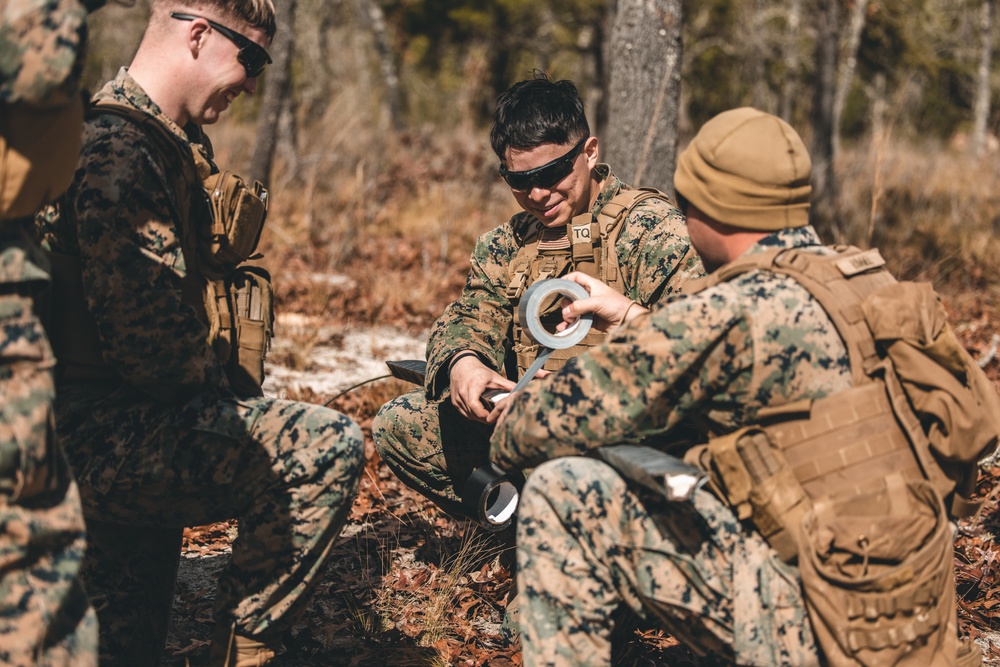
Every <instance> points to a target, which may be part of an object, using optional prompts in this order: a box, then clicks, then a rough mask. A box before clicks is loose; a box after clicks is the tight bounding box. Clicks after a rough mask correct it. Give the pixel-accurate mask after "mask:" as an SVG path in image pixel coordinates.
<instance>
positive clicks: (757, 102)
mask: <svg viewBox="0 0 1000 667" xmlns="http://www.w3.org/2000/svg"><path fill="white" fill-rule="evenodd" d="M750 12H751V15H750V16H749V17H747V18H748V20H749V24H750V25H751V26H752V33H751V34H753V35H763V32H764V30H763V28H764V24H765V23H766V22H767V17H766V16H765V14H764V3H763V2H762V0H753V2H752V3H751V5H750ZM768 47H769V45H768V44H767V40H766V39H762V38H761V37H755V38H754V39H751V40H750V45H749V54H748V55H749V60H750V62H749V63H748V65H749V70H750V81H751V82H752V85H753V87H752V91H753V93H752V94H753V106H754V107H756V108H757V109H761V110H763V111H769V109H768V101H769V100H768V97H769V96H770V95H769V92H770V91H769V90H768V84H767V49H768Z"/></svg>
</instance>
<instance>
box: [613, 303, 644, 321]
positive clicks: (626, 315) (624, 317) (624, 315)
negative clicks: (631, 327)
mask: <svg viewBox="0 0 1000 667" xmlns="http://www.w3.org/2000/svg"><path fill="white" fill-rule="evenodd" d="M636 307H638V310H636V313H635V315H634V316H633V317H632V319H633V320H634V319H635V318H636V317H639V315H641V314H642V313H644V312H646V309H645V308H643V307H642V306H640V305H639V302H638V301H632V302H631V303H629V305H628V307H627V308H626V309H625V312H624V313H622V319H621V321H620V322H618V326H619V327H623V326H625V325H626V324H627V323H628V322H629V313H631V312H632V309H633V308H636Z"/></svg>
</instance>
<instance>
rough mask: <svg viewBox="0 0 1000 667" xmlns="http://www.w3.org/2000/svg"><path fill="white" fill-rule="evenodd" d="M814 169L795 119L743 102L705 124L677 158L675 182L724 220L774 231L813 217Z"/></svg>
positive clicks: (690, 198)
mask: <svg viewBox="0 0 1000 667" xmlns="http://www.w3.org/2000/svg"><path fill="white" fill-rule="evenodd" d="M811 171H812V162H811V161H810V160H809V152H808V151H807V150H806V146H805V144H804V143H802V139H801V138H800V137H799V135H798V134H797V133H796V132H795V130H794V129H792V126H791V125H789V124H788V123H786V122H785V121H783V120H781V119H780V118H778V117H777V116H772V115H771V114H768V113H764V112H763V111H758V110H757V109H753V108H751V107H741V108H739V109H732V110H730V111H724V112H722V113H720V114H719V115H718V116H716V117H714V118H713V119H712V120H710V121H708V122H707V123H705V124H704V125H703V126H702V128H701V130H699V131H698V134H697V135H695V138H694V139H692V140H691V143H690V144H689V145H688V147H687V148H686V149H684V152H683V153H681V156H680V158H679V159H678V161H677V172H676V173H675V174H674V188H675V189H676V190H677V192H678V193H679V194H680V195H681V196H683V197H684V198H685V199H687V200H688V201H690V202H691V203H692V204H694V205H695V206H697V207H698V208H699V209H701V210H702V211H703V212H705V213H706V214H708V215H709V216H711V217H712V218H714V219H716V220H718V221H719V222H722V223H725V224H727V225H732V226H733V227H739V228H742V229H757V230H761V231H775V230H779V229H788V228H790V227H802V226H803V225H806V224H808V223H809V195H810V193H811V192H812V187H811V186H810V185H809V176H810V173H811Z"/></svg>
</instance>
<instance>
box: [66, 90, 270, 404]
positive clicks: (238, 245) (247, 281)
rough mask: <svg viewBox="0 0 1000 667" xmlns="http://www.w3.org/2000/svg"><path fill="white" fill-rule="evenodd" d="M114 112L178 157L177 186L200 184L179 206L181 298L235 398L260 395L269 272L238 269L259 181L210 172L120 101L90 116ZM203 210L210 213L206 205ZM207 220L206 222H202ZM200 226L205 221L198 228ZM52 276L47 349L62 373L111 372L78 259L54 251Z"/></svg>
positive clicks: (260, 200) (255, 231) (254, 233)
mask: <svg viewBox="0 0 1000 667" xmlns="http://www.w3.org/2000/svg"><path fill="white" fill-rule="evenodd" d="M106 113H111V114H114V115H117V116H120V117H122V118H125V119H127V120H129V121H130V122H133V123H136V124H137V125H139V126H140V127H142V128H143V131H144V132H145V133H146V135H147V136H148V137H149V138H150V139H151V140H153V141H154V142H155V143H156V145H157V146H158V147H159V148H160V150H161V151H163V154H164V155H169V156H175V157H174V161H175V164H176V165H177V166H178V167H179V168H180V170H181V173H182V174H183V177H182V178H180V179H178V184H179V185H181V186H182V188H186V187H188V184H190V183H194V182H198V181H200V182H201V183H202V186H203V189H204V193H203V198H202V197H200V196H199V194H200V193H196V194H195V195H194V196H193V197H189V196H188V194H187V193H186V192H183V191H182V193H181V197H180V199H181V200H182V201H186V200H189V199H190V200H193V201H194V202H195V203H194V210H193V211H192V210H183V211H181V218H182V220H181V229H180V230H179V232H180V235H181V245H182V248H183V251H184V258H185V260H186V263H187V269H188V274H187V275H186V276H185V277H184V279H183V280H182V281H181V292H182V300H183V301H184V302H185V303H186V304H188V305H189V306H192V307H193V308H194V309H195V311H196V312H197V313H198V316H199V318H200V319H201V320H202V321H203V322H205V323H206V324H207V325H208V327H209V335H208V340H209V344H210V345H211V346H212V349H213V350H214V351H215V354H216V356H217V357H218V359H219V360H220V361H221V362H222V364H223V366H224V367H225V369H226V375H227V377H228V379H229V384H230V387H231V388H232V389H233V391H234V392H236V393H237V394H238V395H240V396H259V395H261V394H262V390H261V383H262V382H263V380H264V358H265V356H266V355H267V351H268V349H269V348H270V341H271V337H272V335H273V330H274V329H273V325H274V306H273V293H272V289H271V277H270V275H269V274H268V272H267V271H266V270H264V269H262V268H260V267H255V266H242V265H241V264H242V263H243V262H244V261H246V260H247V259H249V258H250V256H251V255H252V254H253V252H254V250H255V249H256V246H257V242H258V240H259V239H260V234H261V230H262V229H263V226H264V221H265V219H266V217H267V204H268V201H267V191H266V190H265V189H264V187H263V186H262V185H261V184H260V183H259V182H254V184H253V185H252V186H247V185H246V183H245V182H244V181H243V179H241V178H240V177H239V176H237V175H235V174H233V173H232V172H228V171H223V172H216V173H211V172H212V166H211V164H210V163H208V161H207V160H205V159H204V158H203V157H202V156H201V154H200V153H199V152H198V151H195V150H191V149H190V148H189V147H188V146H185V145H182V144H181V142H180V140H179V139H178V138H176V137H174V136H173V135H172V134H171V133H170V132H169V131H168V130H167V129H166V128H165V127H163V125H162V124H161V123H159V122H158V121H156V120H155V119H153V118H152V117H151V116H149V115H147V114H144V113H142V112H141V111H139V110H137V109H135V108H133V107H130V106H127V105H122V104H115V103H112V102H101V103H99V104H97V105H96V106H95V107H94V108H93V109H92V110H91V111H90V112H89V116H90V117H93V116H96V115H99V114H106ZM206 208H207V210H206ZM206 221H207V223H208V224H207V225H206V224H205V223H206ZM199 225H202V226H199ZM49 254H50V258H51V261H52V274H53V308H52V310H53V319H54V321H55V326H54V327H53V328H52V329H53V335H52V346H53V349H54V350H55V353H56V357H57V358H58V359H59V364H60V372H61V373H62V377H65V378H67V379H93V378H106V377H113V376H114V372H113V371H112V370H111V368H110V367H108V366H107V365H106V364H105V363H104V361H103V359H102V356H101V352H100V342H99V339H98V335H97V326H96V323H95V322H94V320H93V318H92V316H91V315H90V313H89V311H88V310H87V307H86V302H85V300H84V294H83V287H82V283H81V268H80V260H79V258H78V257H75V256H71V255H66V254H61V253H55V252H51V253H49Z"/></svg>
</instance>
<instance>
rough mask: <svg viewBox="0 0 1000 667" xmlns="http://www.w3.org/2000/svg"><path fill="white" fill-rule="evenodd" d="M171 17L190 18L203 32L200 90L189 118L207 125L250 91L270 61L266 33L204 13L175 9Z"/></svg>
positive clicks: (255, 87)
mask: <svg viewBox="0 0 1000 667" xmlns="http://www.w3.org/2000/svg"><path fill="white" fill-rule="evenodd" d="M171 18H174V19H177V20H180V21H191V22H192V23H193V24H194V25H195V26H197V27H198V28H199V29H200V30H201V31H202V33H201V34H202V38H203V42H202V46H201V49H200V50H199V51H198V61H199V62H198V65H199V71H200V73H201V77H200V78H201V79H202V81H203V85H201V86H200V87H199V89H200V90H201V91H203V92H202V95H201V97H200V99H198V100H197V102H196V104H195V105H194V108H193V109H192V110H191V119H192V120H194V121H195V122H196V123H198V124H202V125H208V124H211V123H214V122H216V121H218V120H219V117H220V116H221V115H222V112H224V111H225V110H226V109H228V108H229V106H230V105H231V104H232V103H233V100H235V99H236V98H237V97H239V96H240V94H242V93H244V92H246V93H248V94H251V95H252V94H253V93H254V91H255V90H256V89H257V77H258V76H260V74H261V73H262V72H263V71H264V67H265V66H266V65H267V64H268V63H270V62H271V58H270V56H268V54H267V50H266V48H265V47H266V45H267V43H268V37H267V33H266V32H265V31H264V30H262V29H260V28H253V27H249V26H246V25H243V26H240V27H239V28H240V29H239V31H237V29H235V28H233V27H230V26H228V25H225V24H223V23H222V22H219V21H215V20H214V19H211V18H209V17H206V16H201V15H196V14H186V13H181V12H174V13H172V14H171Z"/></svg>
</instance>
